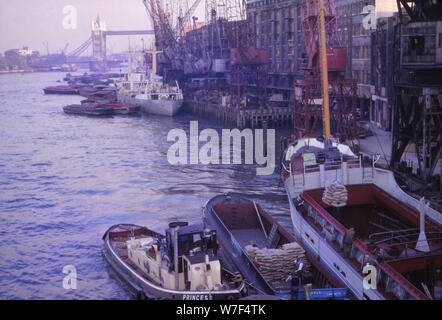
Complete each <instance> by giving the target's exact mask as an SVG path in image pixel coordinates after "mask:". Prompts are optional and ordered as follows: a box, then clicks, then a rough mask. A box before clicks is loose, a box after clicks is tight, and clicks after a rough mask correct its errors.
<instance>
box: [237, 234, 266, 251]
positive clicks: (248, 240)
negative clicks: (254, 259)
mask: <svg viewBox="0 0 442 320" xmlns="http://www.w3.org/2000/svg"><path fill="white" fill-rule="evenodd" d="M231 233H232V235H233V236H234V237H235V238H236V240H237V241H238V243H239V244H240V246H241V247H243V248H244V247H246V246H248V245H252V244H255V245H257V246H258V248H260V249H262V248H265V247H266V246H267V244H266V242H267V238H266V236H265V235H264V232H263V231H262V230H260V229H235V230H231Z"/></svg>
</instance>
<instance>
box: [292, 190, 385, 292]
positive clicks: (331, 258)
mask: <svg viewBox="0 0 442 320" xmlns="http://www.w3.org/2000/svg"><path fill="white" fill-rule="evenodd" d="M287 187H288V186H286V189H287V190H288V188H287ZM296 197H297V195H295V197H294V198H293V197H292V196H291V195H290V194H289V195H288V198H289V203H290V215H291V218H292V222H293V229H294V233H295V237H296V239H297V240H298V242H299V243H300V244H301V245H302V247H303V248H304V249H305V250H306V251H307V252H308V253H309V254H310V255H311V256H313V257H317V258H318V261H319V262H320V264H321V265H322V266H323V267H324V269H325V270H327V271H328V272H330V273H331V274H333V275H335V276H336V277H337V278H339V279H340V280H341V281H342V282H343V283H344V284H345V285H346V286H347V288H348V289H349V290H350V291H351V292H352V293H353V295H354V296H355V297H356V298H357V299H359V300H366V299H369V300H385V298H384V297H383V295H382V294H381V293H380V292H379V291H377V290H364V287H363V281H364V279H363V276H362V274H361V273H360V272H357V271H356V270H355V269H354V268H353V267H352V266H351V265H350V264H349V263H348V262H347V261H346V260H345V259H344V258H343V257H342V255H341V254H339V253H338V252H337V251H336V250H335V248H333V247H332V246H331V245H330V244H329V243H328V241H327V240H326V239H325V237H324V235H323V234H320V233H319V232H317V231H316V230H315V229H314V228H313V227H312V226H311V225H310V224H309V223H308V222H307V221H306V220H305V219H304V218H303V216H302V214H301V213H299V212H298V210H296V208H295V205H294V202H293V199H296Z"/></svg>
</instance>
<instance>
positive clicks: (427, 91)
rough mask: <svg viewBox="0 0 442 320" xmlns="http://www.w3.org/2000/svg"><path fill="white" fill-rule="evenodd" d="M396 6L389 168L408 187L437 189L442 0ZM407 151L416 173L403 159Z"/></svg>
mask: <svg viewBox="0 0 442 320" xmlns="http://www.w3.org/2000/svg"><path fill="white" fill-rule="evenodd" d="M398 6H399V24H398V25H397V26H396V28H395V39H394V61H395V69H394V75H395V77H394V96H395V104H394V110H393V145H392V148H393V149H392V157H391V166H392V167H393V168H394V169H395V170H396V172H398V173H399V174H402V175H403V174H408V177H409V178H406V179H404V181H406V182H410V184H408V185H409V186H410V188H411V189H414V188H417V189H418V190H420V191H425V190H428V189H434V188H438V187H440V184H439V183H437V182H436V181H435V180H434V176H435V174H436V169H437V167H438V165H439V164H440V161H441V158H442V1H440V0H437V1H430V0H428V1H426V0H415V1H411V0H407V1H405V0H398ZM410 149H412V150H413V151H415V153H416V158H417V167H418V168H417V173H416V174H412V173H413V171H414V170H415V168H413V165H410V164H408V163H406V161H404V156H405V155H406V154H407V153H408V152H409V151H410ZM410 178H411V179H410ZM411 182H413V183H414V187H412V186H411ZM415 182H417V185H419V186H420V187H416V183H415Z"/></svg>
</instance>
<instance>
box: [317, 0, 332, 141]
mask: <svg viewBox="0 0 442 320" xmlns="http://www.w3.org/2000/svg"><path fill="white" fill-rule="evenodd" d="M319 22H320V30H319V34H320V41H321V45H320V47H321V50H320V55H321V75H322V77H321V78H322V95H323V122H324V138H325V140H326V141H327V140H330V138H331V129H330V97H329V92H328V86H329V82H328V62H327V40H326V35H325V9H324V0H319Z"/></svg>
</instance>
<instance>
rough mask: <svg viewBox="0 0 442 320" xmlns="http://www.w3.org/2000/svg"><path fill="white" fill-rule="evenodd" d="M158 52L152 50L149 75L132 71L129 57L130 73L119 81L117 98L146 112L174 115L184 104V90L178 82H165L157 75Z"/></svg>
mask: <svg viewBox="0 0 442 320" xmlns="http://www.w3.org/2000/svg"><path fill="white" fill-rule="evenodd" d="M158 53H159V52H158V51H156V50H155V49H154V50H153V51H152V57H153V61H152V70H151V72H150V76H149V77H146V76H145V74H143V73H132V72H131V69H132V68H131V58H130V59H129V73H128V74H127V75H125V77H124V78H123V79H121V80H120V81H118V82H117V98H118V101H119V102H120V103H125V104H129V105H133V106H139V107H140V108H141V111H142V112H145V113H149V114H156V115H163V116H174V115H176V114H177V113H178V112H179V111H180V109H181V107H182V106H183V102H184V98H183V92H182V90H181V89H180V87H179V85H178V83H176V86H170V85H168V84H165V83H163V78H162V77H160V76H158V75H157V68H156V65H157V58H156V57H157V54H158ZM129 57H130V55H129Z"/></svg>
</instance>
